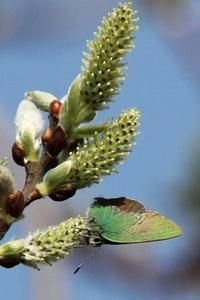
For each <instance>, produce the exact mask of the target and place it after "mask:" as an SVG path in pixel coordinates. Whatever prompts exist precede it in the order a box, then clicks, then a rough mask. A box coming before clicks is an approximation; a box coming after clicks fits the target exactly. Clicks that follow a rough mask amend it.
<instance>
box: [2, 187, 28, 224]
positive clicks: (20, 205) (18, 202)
mask: <svg viewBox="0 0 200 300" xmlns="http://www.w3.org/2000/svg"><path fill="white" fill-rule="evenodd" d="M5 208H6V213H7V214H9V215H11V216H12V217H14V218H18V217H19V216H20V215H21V214H22V212H23V210H24V195H23V193H22V192H20V191H17V192H15V193H13V194H10V195H9V196H8V198H7V200H6V207H5Z"/></svg>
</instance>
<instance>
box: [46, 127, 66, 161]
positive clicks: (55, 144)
mask: <svg viewBox="0 0 200 300" xmlns="http://www.w3.org/2000/svg"><path fill="white" fill-rule="evenodd" d="M65 143H66V136H65V131H64V129H63V127H62V126H61V125H58V126H57V127H56V128H55V130H54V132H53V134H52V137H51V139H50V140H49V142H48V144H47V147H46V150H47V152H48V153H49V154H50V155H51V156H52V157H55V156H57V155H58V154H59V152H60V151H61V150H62V149H63V148H64V146H65Z"/></svg>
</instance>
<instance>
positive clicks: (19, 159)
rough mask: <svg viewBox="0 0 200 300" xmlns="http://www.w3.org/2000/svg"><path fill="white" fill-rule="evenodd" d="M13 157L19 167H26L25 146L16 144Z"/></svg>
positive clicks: (13, 147)
mask: <svg viewBox="0 0 200 300" xmlns="http://www.w3.org/2000/svg"><path fill="white" fill-rule="evenodd" d="M12 157H13V160H14V161H15V162H16V164H18V165H19V166H24V165H25V163H24V157H25V152H24V148H23V145H22V144H21V143H20V142H15V143H14V144H13V146H12Z"/></svg>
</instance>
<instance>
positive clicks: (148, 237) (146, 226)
mask: <svg viewBox="0 0 200 300" xmlns="http://www.w3.org/2000/svg"><path fill="white" fill-rule="evenodd" d="M126 218H132V217H131V216H129V215H127V216H126ZM181 234H182V230H181V228H180V227H179V226H178V225H177V224H176V223H175V222H173V221H172V220H170V219H168V218H166V217H165V216H163V215H161V214H159V213H158V212H155V211H146V212H144V213H142V214H141V215H140V218H138V221H137V222H136V223H135V224H132V225H130V226H129V225H128V226H127V227H126V228H124V229H123V230H122V231H118V232H117V231H115V230H114V231H105V232H103V233H102V236H103V237H104V238H105V239H106V240H108V241H110V242H115V243H125V244H128V243H143V242H153V241H160V240H166V239H171V238H175V237H177V236H179V235H181Z"/></svg>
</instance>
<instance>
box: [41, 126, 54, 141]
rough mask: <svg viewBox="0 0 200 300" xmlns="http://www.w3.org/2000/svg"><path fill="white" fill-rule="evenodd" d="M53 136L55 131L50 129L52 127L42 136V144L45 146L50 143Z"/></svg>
mask: <svg viewBox="0 0 200 300" xmlns="http://www.w3.org/2000/svg"><path fill="white" fill-rule="evenodd" d="M52 134H53V129H52V128H50V127H48V128H46V129H45V131H44V132H43V134H42V143H43V144H45V143H48V141H49V140H50V139H51V137H52Z"/></svg>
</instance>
